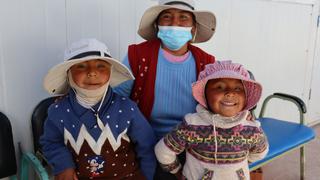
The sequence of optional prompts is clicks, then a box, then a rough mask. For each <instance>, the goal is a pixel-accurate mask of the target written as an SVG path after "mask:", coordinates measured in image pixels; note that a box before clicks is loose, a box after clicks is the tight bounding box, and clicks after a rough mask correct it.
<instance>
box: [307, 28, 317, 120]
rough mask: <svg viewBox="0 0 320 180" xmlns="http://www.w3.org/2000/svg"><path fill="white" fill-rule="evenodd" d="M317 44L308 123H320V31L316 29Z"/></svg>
mask: <svg viewBox="0 0 320 180" xmlns="http://www.w3.org/2000/svg"><path fill="white" fill-rule="evenodd" d="M317 36H318V37H317V44H316V54H315V57H314V64H313V73H312V84H311V92H310V98H311V99H310V102H309V109H308V110H309V116H308V121H309V122H319V121H320V108H319V107H320V106H319V102H320V30H319V29H318V34H317Z"/></svg>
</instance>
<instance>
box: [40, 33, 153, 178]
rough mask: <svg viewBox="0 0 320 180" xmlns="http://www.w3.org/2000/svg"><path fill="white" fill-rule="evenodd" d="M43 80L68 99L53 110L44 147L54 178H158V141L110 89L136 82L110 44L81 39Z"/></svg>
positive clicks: (137, 114) (50, 89) (134, 110)
mask: <svg viewBox="0 0 320 180" xmlns="http://www.w3.org/2000/svg"><path fill="white" fill-rule="evenodd" d="M64 59H65V61H64V62H63V63H61V64H58V65H56V66H55V67H53V68H52V69H51V70H50V71H49V73H48V74H47V76H46V77H45V80H44V87H45V89H46V90H47V91H48V92H49V93H52V94H66V96H64V97H63V98H62V99H61V100H59V101H58V102H57V103H55V104H53V105H51V106H50V107H49V109H48V118H47V120H46V122H45V125H44V134H43V135H42V137H41V140H40V143H41V145H42V150H43V152H44V154H45V156H46V158H47V160H48V161H49V163H50V164H51V165H52V167H53V173H54V175H55V179H58V180H59V179H61V180H66V179H124V178H126V179H139V180H140V179H148V180H151V179H153V175H154V171H155V167H156V159H155V156H154V151H153V148H154V144H155V137H154V134H153V130H152V128H151V126H150V125H149V123H148V122H147V120H146V119H145V118H144V116H143V115H142V113H141V112H140V111H139V109H138V107H137V106H136V104H135V103H134V102H132V101H131V100H129V99H128V98H126V97H123V96H120V95H117V94H116V93H114V92H113V90H112V88H111V87H110V86H114V85H117V84H119V83H121V82H122V81H125V80H129V79H133V76H132V74H131V73H130V72H129V70H128V69H127V68H126V67H125V66H124V65H122V64H121V63H120V62H119V61H117V60H115V59H113V58H112V57H111V55H110V53H109V51H108V49H107V47H106V45H105V44H103V43H101V42H99V41H97V40H95V39H82V40H80V41H77V42H75V43H73V44H71V46H70V47H69V48H68V49H67V50H66V52H65V58H64Z"/></svg>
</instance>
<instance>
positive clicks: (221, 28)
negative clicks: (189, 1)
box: [200, 0, 320, 123]
mask: <svg viewBox="0 0 320 180" xmlns="http://www.w3.org/2000/svg"><path fill="white" fill-rule="evenodd" d="M201 2H203V3H201V4H200V7H201V8H206V9H209V10H211V11H213V12H215V14H216V16H217V23H218V25H217V32H216V35H215V37H214V38H213V39H212V40H211V41H210V42H209V43H205V44H201V47H203V48H205V49H207V50H208V51H209V52H211V53H213V54H215V55H216V57H217V58H218V59H232V60H234V61H237V62H240V63H243V64H245V65H246V66H247V67H248V68H249V69H250V70H251V71H252V72H253V73H254V74H255V77H256V79H257V80H258V81H260V82H261V83H262V84H263V86H264V92H263V98H265V97H266V96H267V95H270V94H272V93H274V92H286V93H290V94H293V95H295V96H298V97H300V98H302V99H303V100H304V101H305V102H306V103H307V102H308V100H309V99H308V98H309V89H310V83H311V82H310V79H311V76H312V64H313V54H314V42H315V36H316V30H317V27H316V24H317V22H316V21H317V17H318V8H319V6H318V2H317V1H290V0H287V1H286V0H274V1H270V0H243V1H237V0H224V1H223V3H222V1H214V3H213V2H212V1H210V0H202V1H201ZM208 4H212V5H211V6H209V5H208ZM318 83H320V82H319V81H318ZM315 93H317V94H319V91H318V92H315ZM270 107H271V108H270V109H271V110H270V111H268V112H270V113H268V114H270V115H276V116H277V117H279V118H282V119H287V120H290V121H294V122H297V121H298V117H299V116H298V114H297V111H296V108H295V106H294V105H291V104H290V103H287V102H283V101H277V100H276V101H273V102H272V103H271V104H270ZM258 109H259V108H258ZM319 119H320V118H319ZM314 120H315V119H314V118H312V119H311V118H307V121H308V122H309V123H310V122H312V121H314Z"/></svg>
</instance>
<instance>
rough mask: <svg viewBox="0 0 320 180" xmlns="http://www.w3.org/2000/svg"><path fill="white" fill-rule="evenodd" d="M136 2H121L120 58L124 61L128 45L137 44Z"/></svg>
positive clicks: (123, 0) (121, 0)
mask: <svg viewBox="0 0 320 180" xmlns="http://www.w3.org/2000/svg"><path fill="white" fill-rule="evenodd" d="M137 5H138V4H137V2H136V1H128V0H119V6H120V7H121V8H120V9H119V21H120V23H119V32H120V39H119V41H120V44H119V45H120V49H119V56H121V57H120V58H121V59H123V57H124V56H125V54H126V53H127V51H128V45H129V44H132V43H134V42H135V36H136V35H135V34H136V24H137V22H136V21H135V18H136V6H137Z"/></svg>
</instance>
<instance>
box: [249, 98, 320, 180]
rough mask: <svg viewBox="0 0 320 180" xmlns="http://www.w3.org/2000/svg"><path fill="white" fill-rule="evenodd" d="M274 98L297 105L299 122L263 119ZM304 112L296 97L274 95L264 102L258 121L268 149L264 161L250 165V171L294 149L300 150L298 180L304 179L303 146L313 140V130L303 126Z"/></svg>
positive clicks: (304, 109) (303, 105) (304, 107)
mask: <svg viewBox="0 0 320 180" xmlns="http://www.w3.org/2000/svg"><path fill="white" fill-rule="evenodd" d="M274 98H278V99H282V100H286V101H290V102H292V103H294V104H295V105H297V107H298V110H299V113H300V122H299V123H292V122H288V121H284V120H279V119H275V118H270V117H265V116H264V113H265V109H266V107H267V103H268V102H269V101H270V100H271V99H274ZM306 112H307V110H306V105H305V103H304V102H303V101H302V100H301V99H300V98H298V97H296V96H292V95H288V94H283V93H274V94H273V95H270V96H268V97H267V98H266V99H265V100H264V102H263V104H262V107H261V112H260V115H259V118H258V120H259V121H260V122H261V126H262V129H263V130H264V132H265V133H266V136H267V137H268V141H269V145H270V148H269V152H268V154H267V156H266V157H265V158H264V159H262V160H260V161H256V162H254V163H252V164H250V170H251V171H253V170H255V169H257V168H259V167H262V166H263V165H265V164H267V163H269V162H271V161H273V160H274V159H276V158H278V157H280V156H282V155H284V154H286V153H288V152H290V151H292V150H294V149H297V148H300V179H301V180H304V179H305V145H306V144H307V143H308V142H310V141H311V140H312V139H314V138H315V132H314V130H313V129H312V128H310V127H308V126H306V125H305V122H304V114H305V113H306Z"/></svg>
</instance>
